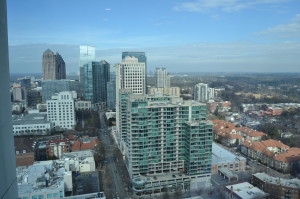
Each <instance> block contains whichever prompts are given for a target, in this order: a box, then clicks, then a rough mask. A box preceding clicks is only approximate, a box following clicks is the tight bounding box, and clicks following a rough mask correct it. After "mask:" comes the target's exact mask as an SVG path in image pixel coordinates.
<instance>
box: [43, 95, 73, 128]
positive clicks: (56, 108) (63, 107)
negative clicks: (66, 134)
mask: <svg viewBox="0 0 300 199" xmlns="http://www.w3.org/2000/svg"><path fill="white" fill-rule="evenodd" d="M76 98H77V94H76V92H75V91H72V92H70V91H68V92H60V93H57V94H55V95H53V96H52V99H51V100H47V117H48V120H49V121H52V122H53V125H54V128H55V129H56V130H58V129H74V128H75V125H76V120H75V108H74V99H76Z"/></svg>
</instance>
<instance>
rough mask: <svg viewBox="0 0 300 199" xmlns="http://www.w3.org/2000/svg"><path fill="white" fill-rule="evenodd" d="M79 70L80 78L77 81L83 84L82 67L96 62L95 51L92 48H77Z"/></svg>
mask: <svg viewBox="0 0 300 199" xmlns="http://www.w3.org/2000/svg"><path fill="white" fill-rule="evenodd" d="M79 51H80V52H79V53H80V54H79V68H80V77H79V81H80V82H84V80H83V77H84V74H83V72H84V70H83V66H84V65H85V64H88V63H89V62H92V61H95V60H96V49H95V47H93V46H80V47H79Z"/></svg>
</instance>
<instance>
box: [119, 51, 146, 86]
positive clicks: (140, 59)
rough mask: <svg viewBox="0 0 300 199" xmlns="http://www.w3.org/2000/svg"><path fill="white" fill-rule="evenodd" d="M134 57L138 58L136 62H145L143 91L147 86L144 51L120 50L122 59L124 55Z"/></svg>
mask: <svg viewBox="0 0 300 199" xmlns="http://www.w3.org/2000/svg"><path fill="white" fill-rule="evenodd" d="M128 56H129V57H135V58H137V59H138V62H142V63H145V82H146V84H145V88H144V89H145V91H146V87H147V57H146V54H145V52H122V60H123V59H125V57H128Z"/></svg>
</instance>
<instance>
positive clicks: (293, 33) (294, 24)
mask: <svg viewBox="0 0 300 199" xmlns="http://www.w3.org/2000/svg"><path fill="white" fill-rule="evenodd" d="M254 34H255V35H258V36H267V37H270V36H271V38H279V39H299V38H300V14H297V15H296V16H295V18H294V19H293V20H292V21H291V22H290V23H288V24H281V25H278V26H275V27H272V28H268V29H266V30H263V31H260V32H256V33H254Z"/></svg>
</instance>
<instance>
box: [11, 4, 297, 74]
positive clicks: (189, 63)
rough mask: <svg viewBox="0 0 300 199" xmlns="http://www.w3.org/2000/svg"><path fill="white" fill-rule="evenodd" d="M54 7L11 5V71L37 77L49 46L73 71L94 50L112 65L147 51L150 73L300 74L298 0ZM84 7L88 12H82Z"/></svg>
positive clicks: (68, 68)
mask: <svg viewBox="0 0 300 199" xmlns="http://www.w3.org/2000/svg"><path fill="white" fill-rule="evenodd" d="M55 4H56V3H53V5H51V4H50V5H48V4H46V3H44V2H39V1H35V0H30V1H26V2H18V3H16V2H13V1H9V2H8V20H9V21H8V24H9V27H8V28H9V44H10V65H11V72H12V73H13V72H30V71H39V70H40V68H39V67H40V65H41V52H42V51H44V50H45V49H47V48H50V49H53V51H54V52H56V51H59V52H60V53H61V55H62V56H63V57H64V58H65V61H66V68H67V72H78V71H79V68H78V63H79V45H91V46H95V47H96V49H97V51H96V58H97V60H102V59H105V60H107V61H108V62H109V63H111V64H112V65H114V64H115V63H119V62H120V61H121V59H120V54H121V53H122V52H124V51H142V52H146V54H147V57H148V70H152V71H153V70H154V69H155V68H156V67H166V68H168V71H170V72H185V71H195V72H270V71H272V72H297V71H299V69H298V65H297V63H298V59H297V58H298V57H299V56H300V50H299V49H300V42H299V41H300V36H299V35H300V13H299V10H297V8H298V7H299V5H300V3H299V2H298V1H296V0H290V1H288V0H267V1H241V0H228V1H226V0H216V1H208V0H198V1H196V0H190V1H184V2H183V1H170V0H168V1H163V2H159V3H158V4H155V3H153V2H140V1H133V0H132V1H129V2H128V1H126V2H116V1H109V2H101V3H100V2H97V1H93V0H91V1H89V3H86V2H81V1H75V2H73V1H72V4H70V1H64V2H59V4H60V6H59V7H58V6H55ZM64 8H68V15H66V13H65V9H64ZM146 8H147V9H146ZM82 9H85V10H89V12H88V13H85V15H84V16H83V15H80V14H78V13H80V12H82ZM32 10H35V12H32ZM53 13H55V15H53ZM153 13H155V15H154V14H153ZM37 16H38V17H37ZM124 17H125V18H124ZM21 22H22V23H21Z"/></svg>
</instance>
